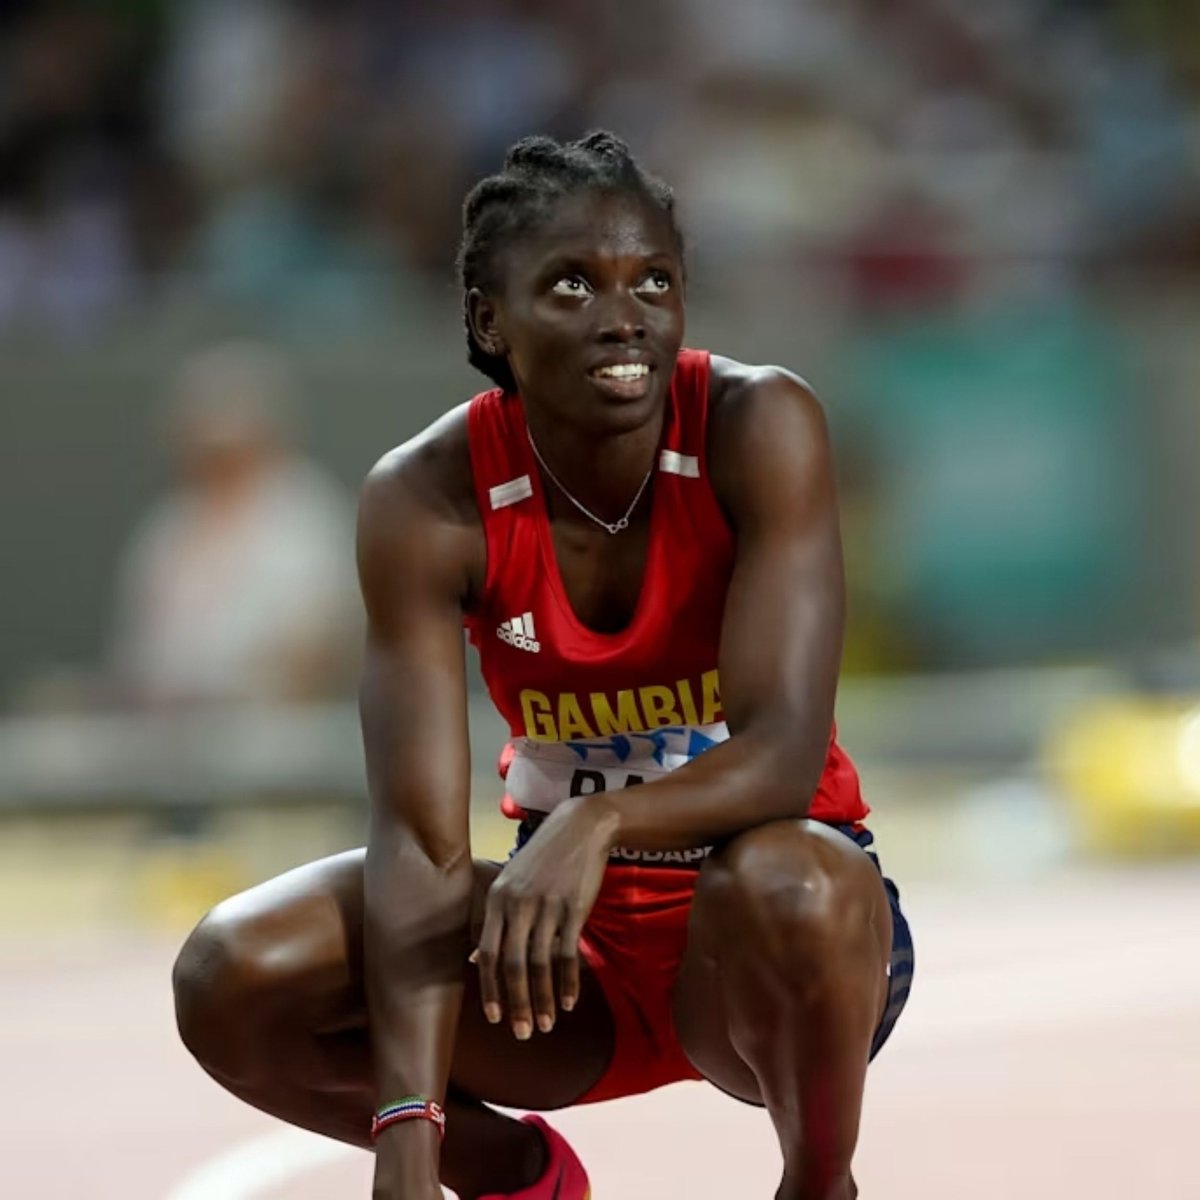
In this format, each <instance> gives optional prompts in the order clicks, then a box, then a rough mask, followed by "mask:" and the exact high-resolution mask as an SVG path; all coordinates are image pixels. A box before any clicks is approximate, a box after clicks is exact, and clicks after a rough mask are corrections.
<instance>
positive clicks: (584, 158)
mask: <svg viewBox="0 0 1200 1200" xmlns="http://www.w3.org/2000/svg"><path fill="white" fill-rule="evenodd" d="M588 189H592V190H595V191H609V192H627V193H632V194H633V195H636V196H641V197H643V198H645V199H646V200H648V201H649V202H650V203H652V204H654V205H656V206H657V207H658V208H659V209H661V210H662V211H663V212H664V213H665V214H666V215H667V217H668V218H669V219H670V222H671V228H672V230H673V231H674V234H675V243H676V247H677V249H678V250H679V256H680V258H681V259H682V257H683V235H682V233H681V232H680V229H679V225H678V222H677V221H676V219H675V195H674V193H673V192H672V191H671V189H670V188H669V187H668V186H667V185H666V184H665V183H663V182H662V180H660V179H656V178H654V176H652V175H649V174H647V173H646V172H645V171H643V170H642V168H641V167H640V166H639V165H638V162H637V160H636V159H635V158H634V157H633V155H632V154H631V153H630V151H629V147H628V146H627V145H626V144H625V143H624V142H623V141H622V140H621V139H620V138H619V137H617V136H616V135H615V134H612V133H607V132H605V131H604V130H598V131H596V132H595V133H589V134H588V135H587V136H586V137H583V138H580V139H579V141H576V142H556V141H555V140H554V139H553V138H549V137H527V138H522V139H521V140H520V141H519V142H516V143H515V144H514V145H512V146H511V147H509V151H508V154H507V155H506V156H505V159H504V169H503V170H502V171H501V172H500V173H499V174H498V175H489V176H488V177H487V178H486V179H482V180H480V181H479V183H477V184H476V185H475V186H474V187H473V188H472V189H471V191H470V193H469V194H468V196H467V198H466V200H465V201H464V202H463V233H462V242H461V243H460V245H459V248H458V275H459V279H460V281H461V282H462V287H463V295H464V305H463V310H464V311H463V315H464V318H466V304H465V296H466V293H467V292H468V291H469V290H470V289H471V288H479V289H480V291H483V292H489V293H492V294H495V293H496V292H497V291H498V290H499V288H500V280H499V278H498V277H497V270H498V264H497V260H498V258H499V250H500V249H501V247H502V246H503V245H504V244H505V243H506V242H508V241H510V240H511V239H512V238H514V237H516V236H519V235H520V234H522V233H524V232H526V231H527V230H529V229H531V228H533V227H534V226H535V225H536V224H537V223H538V222H539V221H541V220H544V219H545V218H546V217H547V216H548V215H549V213H550V212H551V210H552V209H553V208H554V206H555V205H556V204H557V203H558V202H559V201H560V200H561V199H563V198H564V197H565V196H568V195H570V194H572V193H575V192H580V191H584V190H588ZM466 326H467V361H468V362H470V364H471V366H473V367H475V368H477V369H478V370H480V371H482V372H483V373H484V374H485V375H486V376H487V377H488V378H489V379H490V380H492V382H493V383H495V384H496V386H497V387H500V388H503V389H504V391H506V392H515V391H516V388H517V385H516V380H514V379H513V375H512V371H511V370H510V369H509V365H508V361H507V360H506V359H505V358H503V357H502V356H500V355H495V354H488V353H487V352H486V351H485V350H484V349H483V347H482V346H480V345H479V343H478V342H477V341H476V340H475V335H474V334H473V333H472V332H471V322H470V320H469V319H466Z"/></svg>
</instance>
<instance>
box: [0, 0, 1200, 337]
mask: <svg viewBox="0 0 1200 1200" xmlns="http://www.w3.org/2000/svg"><path fill="white" fill-rule="evenodd" d="M731 14H733V19H731ZM594 126H606V127H612V128H615V129H616V130H618V131H620V132H621V133H622V134H623V135H625V136H626V137H628V138H629V139H630V141H631V142H632V143H633V144H634V146H635V149H637V150H639V151H640V152H641V153H642V154H643V155H644V156H645V158H646V159H647V161H648V162H649V163H650V164H651V165H652V166H653V167H655V168H656V169H657V170H658V171H659V172H660V173H661V174H663V175H664V176H665V177H667V178H668V179H669V180H670V181H671V182H673V183H674V184H675V185H676V186H677V188H678V190H679V193H680V195H681V199H682V203H683V211H684V216H685V220H686V222H687V225H688V228H689V231H690V233H691V235H692V238H693V240H694V242H695V244H696V245H697V247H698V262H699V268H700V278H701V281H703V279H704V277H705V273H706V272H707V273H708V274H709V277H710V278H711V277H712V276H713V275H715V274H717V273H719V280H720V286H722V287H723V288H732V289H735V290H737V291H739V292H742V293H744V294H746V295H748V296H754V295H756V294H757V289H759V288H760V287H761V286H763V285H764V283H765V282H766V283H773V285H774V287H775V289H776V290H777V289H778V288H779V287H780V286H781V272H780V264H781V263H782V264H785V265H786V264H788V263H794V264H795V265H796V266H797V268H799V267H801V266H808V267H813V266H814V265H820V266H826V267H828V266H830V265H831V264H832V265H836V266H837V267H838V268H839V270H840V278H842V279H843V280H844V282H845V283H846V286H847V287H848V289H849V290H850V292H851V294H852V299H853V302H854V303H855V304H863V305H866V306H868V307H871V306H877V305H880V304H882V305H890V304H893V303H895V302H896V301H902V302H904V303H911V302H913V301H914V300H920V299H922V298H945V296H946V295H947V294H948V293H952V292H953V291H954V290H955V289H959V288H961V287H963V286H965V285H966V283H967V282H968V281H967V278H966V276H968V275H969V274H970V267H969V264H970V263H971V262H972V261H974V260H979V259H983V260H988V261H990V262H992V263H993V264H995V263H1000V264H1006V265H1008V266H1010V267H1014V268H1016V269H1019V270H1022V271H1024V272H1033V273H1035V274H1037V275H1039V276H1049V277H1051V280H1050V281H1051V282H1053V277H1056V276H1067V277H1071V276H1074V275H1077V274H1078V273H1079V272H1080V271H1083V270H1086V269H1087V268H1088V267H1090V266H1092V265H1094V264H1097V263H1101V264H1102V263H1107V262H1112V261H1114V260H1116V261H1124V260H1129V259H1134V260H1137V261H1154V260H1156V259H1157V260H1166V261H1170V262H1171V263H1172V264H1174V265H1178V264H1179V263H1180V262H1181V261H1186V260H1187V259H1188V258H1189V257H1191V256H1195V255H1197V254H1198V253H1200V185H1198V178H1200V133H1198V130H1200V17H1197V16H1196V15H1195V10H1194V9H1192V8H1191V7H1190V6H1188V5H1184V4H1179V3H1176V2H1174V0H996V2H994V3H990V4H979V3H975V2H973V0H743V2H742V3H739V4H738V5H737V6H736V7H735V8H733V9H731V8H730V6H728V5H724V4H718V3H716V2H715V0H643V2H642V3H639V4H638V5H636V6H619V5H594V4H585V3H583V2H582V0H442V2H440V3H437V4H427V3H417V2H416V0H344V2H341V3H334V2H332V0H75V2H72V0H5V2H4V3H3V4H0V328H4V327H8V328H10V329H11V328H13V327H16V328H30V327H36V328H39V329H42V330H46V329H49V330H51V331H58V332H60V333H66V334H72V335H78V334H79V333H81V332H87V331H90V330H92V329H95V328H102V327H103V324H104V322H105V320H106V318H107V317H108V316H109V315H110V314H112V313H113V312H114V311H117V310H119V309H120V308H121V307H122V306H128V305H130V304H134V305H138V304H149V303H153V304H160V303H163V302H165V301H167V300H169V299H171V298H174V297H178V296H180V295H182V296H184V297H187V298H194V297H197V296H199V297H203V298H211V299H214V300H216V301H218V302H224V303H233V304H245V305H249V306H252V307H264V306H265V307H268V308H272V309H274V310H276V311H281V312H283V313H285V314H286V316H287V317H288V318H289V319H291V320H293V321H295V322H298V323H300V324H301V325H309V324H312V323H316V322H320V323H324V324H326V325H327V324H328V323H329V322H334V323H345V324H353V323H354V322H355V321H358V320H361V319H362V318H363V317H364V316H365V315H369V314H372V313H378V312H379V311H381V307H380V306H381V305H386V304H387V302H388V301H389V300H392V299H394V298H395V297H396V296H397V295H398V294H400V293H403V292H404V291H405V289H407V288H414V287H420V286H421V281H422V280H426V279H429V278H433V279H434V280H436V281H437V282H439V283H441V284H444V283H445V282H446V281H447V280H448V279H449V277H450V271H451V263H452V261H453V251H454V245H455V241H456V237H457V227H458V209H459V202H460V200H461V197H462V195H463V193H464V191H465V190H466V188H467V187H468V186H469V185H470V183H471V182H472V180H473V179H475V178H477V177H478V176H479V175H480V174H481V173H484V172H486V171H488V170H491V169H494V168H495V167H496V166H497V165H498V163H499V160H500V156H501V153H502V151H503V149H504V147H505V146H506V145H507V144H508V143H510V142H511V141H512V140H514V139H515V138H517V137H519V136H522V135H524V134H527V133H529V132H535V131H536V132H548V133H551V134H557V135H575V134H578V133H579V132H581V131H583V130H586V129H587V128H589V127H594ZM783 282H784V283H786V277H784V280H783ZM383 311H386V309H383Z"/></svg>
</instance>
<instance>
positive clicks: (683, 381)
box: [466, 350, 869, 866]
mask: <svg viewBox="0 0 1200 1200" xmlns="http://www.w3.org/2000/svg"><path fill="white" fill-rule="evenodd" d="M708 382H709V355H708V353H707V352H704V351H697V350H684V351H681V352H680V355H679V359H678V363H677V365H676V369H675V374H674V377H673V378H672V381H671V388H670V394H669V396H668V399H667V411H666V414H665V420H664V423H663V432H662V441H661V444H660V450H659V455H658V461H657V467H656V474H655V478H654V481H653V484H654V486H653V491H652V505H653V508H652V512H651V518H650V539H649V548H648V551H647V558H646V568H645V576H644V578H643V582H642V588H641V593H640V597H639V600H638V603H637V608H636V611H635V612H634V615H633V618H632V620H631V621H630V623H629V625H628V626H627V627H626V628H625V629H623V630H622V631H620V632H619V633H597V632H595V631H594V630H592V629H589V628H587V627H586V626H585V625H583V624H582V623H581V622H580V621H579V619H578V618H577V617H576V615H575V613H574V611H573V609H572V608H571V604H570V601H569V600H568V598H567V594H566V590H565V588H564V586H563V583H562V578H561V576H560V574H559V570H558V563H557V560H556V558H555V554H554V545H553V540H552V537H551V532H550V523H549V520H548V517H547V509H546V501H545V496H544V494H543V491H542V484H541V477H540V475H539V474H538V469H537V461H536V460H535V459H534V457H533V453H532V451H531V449H530V446H529V441H528V438H527V435H526V430H525V414H524V409H523V405H522V403H521V400H520V398H519V397H518V396H513V395H507V396H506V395H504V394H503V393H502V392H500V391H499V390H498V389H497V390H493V391H490V392H484V393H482V394H480V395H478V396H476V397H475V399H474V400H473V401H472V402H471V406H470V410H469V417H468V432H469V441H470V450H471V464H472V471H473V473H474V478H475V490H476V495H477V498H478V504H479V511H480V513H481V514H482V518H483V525H484V532H485V535H486V538H487V579H486V582H485V584H484V590H483V594H482V596H481V597H480V600H479V603H478V605H477V606H476V608H475V610H474V612H472V613H471V614H470V616H469V617H468V618H467V621H466V625H467V628H468V630H469V632H470V636H471V641H472V642H473V643H474V645H475V646H476V648H477V649H478V651H479V658H480V663H481V666H482V669H483V676H484V679H485V680H486V682H487V686H488V690H489V692H490V693H491V697H492V700H493V702H494V703H495V705H496V707H497V708H498V709H499V711H500V713H501V714H502V715H503V716H504V717H505V719H506V720H507V721H508V723H509V727H510V729H511V731H512V738H511V741H510V742H509V744H508V746H507V747H506V748H505V752H504V754H503V755H502V757H501V773H502V775H503V776H504V778H505V784H506V795H505V797H504V801H503V808H504V811H505V813H506V814H507V815H508V816H510V817H516V818H521V817H525V816H527V815H536V814H544V813H547V812H549V811H550V810H551V809H553V808H554V807H555V805H557V804H558V803H559V802H561V801H562V800H564V799H566V798H567V797H569V796H574V795H580V794H586V793H591V792H596V791H601V790H605V789H611V788H618V787H626V786H628V785H630V784H633V783H642V782H648V781H650V780H652V779H654V778H656V777H658V776H661V775H664V774H666V773H667V772H669V771H673V770H675V769H677V768H678V767H681V766H683V765H684V764H685V763H687V762H689V761H690V760H691V759H693V758H695V757H696V755H697V754H701V753H703V752H704V751H705V750H707V749H709V748H711V747H712V746H714V745H717V744H719V743H720V742H723V741H724V740H725V739H726V738H728V736H729V731H728V729H727V727H726V724H725V714H724V711H723V710H722V708H721V688H720V681H719V678H718V674H717V659H718V649H719V646H720V635H721V619H722V615H723V612H724V608H725V595H726V592H727V590H728V587H729V578H730V574H731V572H732V570H733V561H734V541H733V536H732V534H731V532H730V529H729V526H728V524H727V522H726V520H725V517H724V515H723V513H722V511H721V509H720V506H719V505H718V503H717V500H716V497H715V495H714V494H713V491H712V488H711V486H710V484H709V480H708V471H707V467H706V454H705V446H706V442H705V437H706V427H707V416H708ZM768 636H769V635H768ZM835 735H836V730H834V733H833V735H831V738H830V745H829V755H828V759H827V761H826V764H825V770H824V773H823V775H822V777H821V781H820V785H819V787H818V789H817V793H816V796H815V797H814V799H813V802H812V807H811V810H810V815H811V816H812V817H814V818H816V819H817V820H821V821H828V822H837V823H853V822H857V821H860V820H862V818H863V817H865V816H866V815H867V813H868V811H869V810H868V808H867V807H866V805H865V804H864V803H863V800H862V794H861V791H860V788H859V781H858V773H857V771H856V770H855V768H854V764H853V763H852V762H851V761H850V759H849V758H848V757H847V755H846V754H845V753H844V752H843V751H842V749H841V748H840V747H839V746H838V744H837V741H836V737H835ZM706 854H707V848H698V849H696V850H692V851H680V852H666V853H664V852H663V851H654V852H649V851H647V852H640V851H634V850H627V849H623V848H620V849H617V850H615V851H614V852H613V857H612V864H613V865H619V864H621V863H628V864H631V865H632V864H637V865H642V866H650V865H653V866H669V865H670V866H687V865H693V866H696V865H699V863H700V862H701V861H702V860H703V859H704V857H705V856H706Z"/></svg>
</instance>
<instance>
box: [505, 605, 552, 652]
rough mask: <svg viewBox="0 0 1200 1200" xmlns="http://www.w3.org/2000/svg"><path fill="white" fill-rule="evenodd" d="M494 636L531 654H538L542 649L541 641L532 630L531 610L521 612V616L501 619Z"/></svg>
mask: <svg viewBox="0 0 1200 1200" xmlns="http://www.w3.org/2000/svg"><path fill="white" fill-rule="evenodd" d="M496 636H497V637H498V638H499V639H500V640H501V641H502V642H507V643H508V644H509V645H510V646H515V647H516V648H517V649H518V650H528V651H529V652H530V653H531V654H538V653H540V651H541V649H542V643H541V642H539V641H538V640H537V635H536V634H535V633H534V631H533V613H531V612H527V613H522V614H521V616H519V617H513V618H511V619H510V620H508V621H501V622H500V624H499V625H497V626H496Z"/></svg>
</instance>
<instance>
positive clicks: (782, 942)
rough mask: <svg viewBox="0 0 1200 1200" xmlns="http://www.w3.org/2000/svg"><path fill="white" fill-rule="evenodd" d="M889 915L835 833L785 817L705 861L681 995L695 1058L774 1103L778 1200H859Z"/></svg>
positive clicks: (687, 1042)
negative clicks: (857, 1150) (857, 1174)
mask: <svg viewBox="0 0 1200 1200" xmlns="http://www.w3.org/2000/svg"><path fill="white" fill-rule="evenodd" d="M891 937H892V927H891V910H890V908H889V906H888V900H887V894H886V892H885V891H884V888H883V884H882V881H881V880H880V877H879V873H878V871H877V870H876V869H875V866H874V864H873V863H872V862H871V861H870V859H868V858H867V856H866V855H865V854H864V853H863V852H862V851H861V850H860V849H859V848H858V847H857V846H855V845H854V843H853V842H851V841H850V839H849V838H846V837H844V836H843V835H842V834H840V833H838V832H837V831H836V830H832V829H829V828H828V827H826V826H823V825H821V824H819V823H818V822H815V821H776V822H772V823H771V824H770V825H764V826H762V827H761V828H759V829H754V830H751V831H749V832H748V833H745V834H742V835H741V836H740V837H738V838H735V839H734V840H733V841H732V842H730V843H729V844H728V845H727V846H725V847H723V848H722V849H721V850H720V851H719V852H717V853H715V854H714V855H713V856H712V858H711V859H710V860H709V861H708V862H707V863H706V864H705V865H704V868H703V869H702V871H701V873H700V880H699V883H698V886H697V890H696V898H695V901H694V904H693V907H692V913H691V918H690V923H689V926H688V949H687V953H686V955H685V957H684V961H683V966H682V968H681V971H680V975H679V980H678V983H677V985H676V991H675V999H674V1006H675V1018H676V1022H677V1026H678V1031H679V1037H680V1041H681V1044H682V1045H683V1048H684V1050H685V1052H686V1053H687V1055H688V1057H689V1059H691V1061H692V1063H693V1064H694V1065H695V1066H696V1068H697V1069H698V1070H699V1071H701V1072H702V1073H703V1074H704V1075H705V1076H706V1077H707V1078H708V1079H709V1080H711V1081H712V1082H713V1083H715V1084H716V1085H717V1086H718V1087H721V1088H724V1089H725V1090H726V1091H728V1092H732V1093H733V1094H734V1095H736V1096H740V1097H742V1098H743V1099H746V1100H750V1101H754V1102H758V1103H765V1104H766V1107H767V1110H768V1112H769V1113H770V1116H771V1120H772V1121H773V1122H774V1125H775V1130H776V1133H777V1134H778V1136H779V1142H780V1146H781V1148H782V1150H783V1160H784V1176H783V1182H782V1183H781V1185H780V1188H779V1191H778V1192H777V1193H776V1196H777V1200H851V1198H852V1197H854V1196H855V1195H856V1194H857V1192H856V1189H855V1186H854V1183H853V1180H852V1179H851V1176H850V1161H851V1158H852V1156H853V1153H854V1146H855V1143H856V1141H857V1139H858V1125H859V1117H860V1112H861V1107H862V1095H863V1085H864V1082H865V1078H866V1070H867V1059H868V1057H869V1054H870V1046H871V1039H872V1035H873V1033H874V1030H875V1028H876V1025H877V1024H878V1022H879V1019H880V1017H881V1015H882V1013H883V1011H884V1008H885V1006H886V1003H887V974H886V971H887V962H888V958H889V955H890V950H891Z"/></svg>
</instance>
